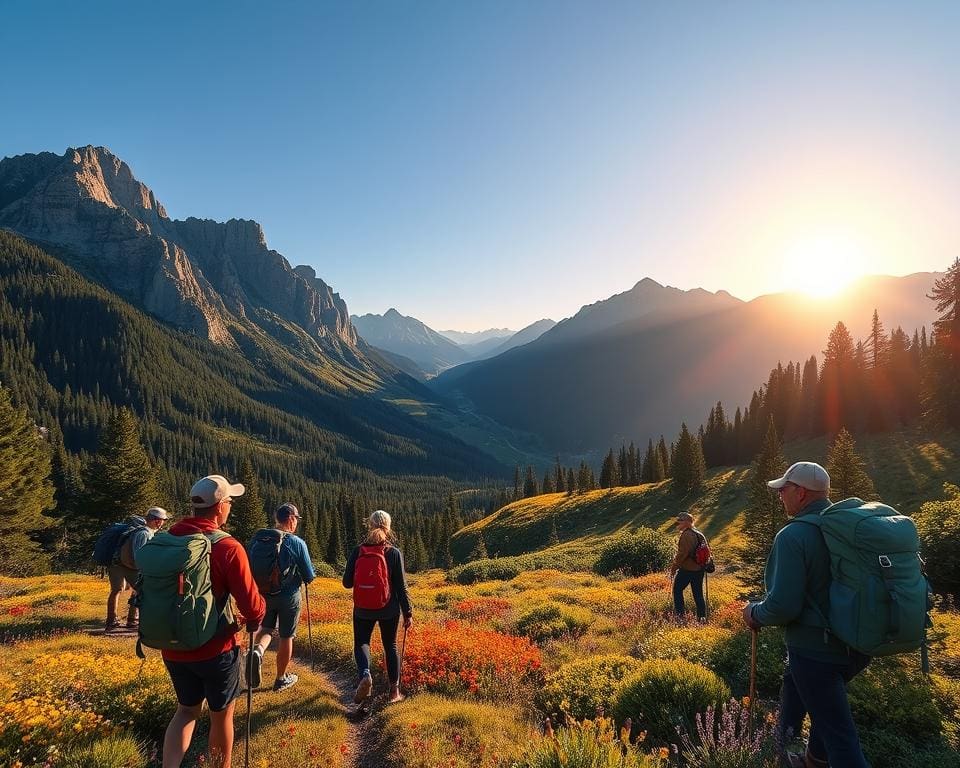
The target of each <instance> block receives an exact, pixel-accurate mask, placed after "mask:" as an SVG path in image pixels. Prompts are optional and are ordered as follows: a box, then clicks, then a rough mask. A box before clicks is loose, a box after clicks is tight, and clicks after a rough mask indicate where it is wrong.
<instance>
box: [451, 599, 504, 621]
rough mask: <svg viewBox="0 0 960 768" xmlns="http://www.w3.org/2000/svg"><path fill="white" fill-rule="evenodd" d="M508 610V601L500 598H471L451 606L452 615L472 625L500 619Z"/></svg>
mask: <svg viewBox="0 0 960 768" xmlns="http://www.w3.org/2000/svg"><path fill="white" fill-rule="evenodd" d="M509 610H510V601H509V600H504V599H503V598H502V597H471V598H468V599H467V600H461V601H460V602H459V603H457V604H456V605H455V606H453V611H452V613H453V615H454V616H456V617H457V618H459V619H464V620H465V621H469V622H471V623H474V624H483V623H484V622H487V621H492V620H493V619H502V618H503V617H504V616H506V615H507V611H509Z"/></svg>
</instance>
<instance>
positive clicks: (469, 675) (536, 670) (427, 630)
mask: <svg viewBox="0 0 960 768" xmlns="http://www.w3.org/2000/svg"><path fill="white" fill-rule="evenodd" d="M541 667H542V660H541V658H540V650H539V649H538V648H537V646H536V645H534V644H533V643H531V642H530V640H529V639H527V638H525V637H515V636H513V635H505V634H502V633H500V632H494V631H493V630H489V629H483V628H481V627H478V626H475V625H472V624H465V623H463V622H460V621H455V620H450V621H446V622H444V623H442V624H432V623H431V624H422V625H420V626H417V627H415V628H414V630H413V631H411V632H410V634H409V635H408V636H407V639H406V650H405V653H404V659H403V669H402V671H401V673H400V678H401V680H400V682H401V687H402V688H403V690H404V691H406V692H408V693H416V692H417V691H433V692H435V693H442V694H445V695H449V696H454V695H457V694H464V693H467V694H473V695H475V696H478V697H482V698H498V699H499V698H509V697H510V696H512V695H514V694H515V693H516V692H517V690H518V688H519V687H523V686H525V685H531V684H534V683H536V682H538V681H539V680H540V678H541V677H542V671H541Z"/></svg>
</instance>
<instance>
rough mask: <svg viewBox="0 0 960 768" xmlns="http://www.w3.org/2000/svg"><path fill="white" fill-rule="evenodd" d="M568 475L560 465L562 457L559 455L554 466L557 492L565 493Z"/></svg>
mask: <svg viewBox="0 0 960 768" xmlns="http://www.w3.org/2000/svg"><path fill="white" fill-rule="evenodd" d="M565 479H566V475H565V474H564V471H563V467H561V466H560V457H559V456H557V459H556V464H555V466H554V468H553V484H554V488H555V489H556V491H557V493H563V492H564V491H565V490H566V482H565Z"/></svg>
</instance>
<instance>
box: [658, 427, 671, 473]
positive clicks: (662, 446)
mask: <svg viewBox="0 0 960 768" xmlns="http://www.w3.org/2000/svg"><path fill="white" fill-rule="evenodd" d="M657 451H658V452H659V453H660V464H661V466H662V467H663V474H662V475H660V476H659V477H657V478H656V480H657V482H659V481H660V480H666V479H667V478H668V477H670V474H671V471H672V469H673V468H672V467H671V466H670V451H669V450H668V449H667V441H666V440H664V439H663V435H660V442H659V443H657Z"/></svg>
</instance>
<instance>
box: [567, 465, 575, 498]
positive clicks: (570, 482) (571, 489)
mask: <svg viewBox="0 0 960 768" xmlns="http://www.w3.org/2000/svg"><path fill="white" fill-rule="evenodd" d="M576 492H577V476H576V475H575V474H574V472H573V467H570V468H569V469H568V470H567V496H573V494H575V493H576Z"/></svg>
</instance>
